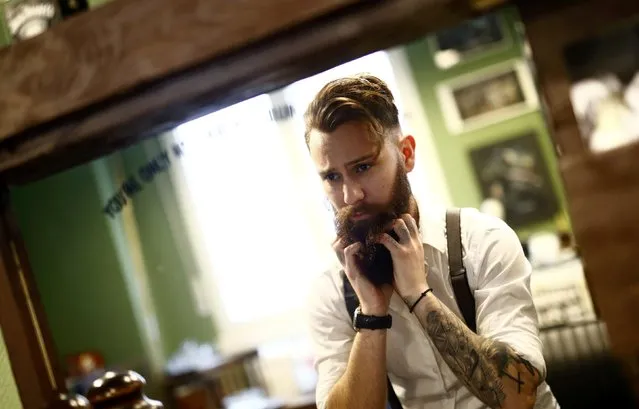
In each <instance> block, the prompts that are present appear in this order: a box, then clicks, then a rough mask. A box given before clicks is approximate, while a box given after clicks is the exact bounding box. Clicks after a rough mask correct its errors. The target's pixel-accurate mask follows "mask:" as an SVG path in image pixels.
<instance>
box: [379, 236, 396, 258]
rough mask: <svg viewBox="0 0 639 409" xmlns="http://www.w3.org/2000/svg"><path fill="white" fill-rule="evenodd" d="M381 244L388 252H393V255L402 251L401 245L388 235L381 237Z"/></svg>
mask: <svg viewBox="0 0 639 409" xmlns="http://www.w3.org/2000/svg"><path fill="white" fill-rule="evenodd" d="M379 243H381V244H383V245H384V247H386V248H387V249H388V251H390V252H391V254H394V253H395V252H396V251H398V250H401V246H400V245H399V243H398V242H397V241H396V240H395V239H394V238H392V237H391V235H390V234H388V233H383V234H382V235H381V236H380V237H379Z"/></svg>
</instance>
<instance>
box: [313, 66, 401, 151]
mask: <svg viewBox="0 0 639 409" xmlns="http://www.w3.org/2000/svg"><path fill="white" fill-rule="evenodd" d="M351 121H360V122H362V123H365V124H367V125H368V126H369V128H370V132H369V134H370V137H371V138H373V141H374V142H375V143H376V144H377V146H378V149H381V147H382V145H383V143H384V142H385V140H386V138H387V137H388V136H389V135H391V134H394V131H396V130H398V129H399V113H398V111H397V106H396V105H395V100H394V98H393V94H392V92H391V91H390V89H389V88H388V86H387V85H386V83H385V82H384V81H382V80H381V79H379V78H377V77H375V76H372V75H369V74H357V75H354V76H351V77H345V78H340V79H337V80H334V81H331V82H329V83H328V84H326V85H325V86H324V87H323V88H322V89H321V90H320V91H319V92H318V93H317V95H316V96H315V98H314V99H313V101H312V102H311V103H310V104H309V106H308V109H307V110H306V113H305V114H304V122H305V124H306V130H305V133H304V138H305V139H306V145H307V146H308V144H309V141H310V134H311V131H313V130H318V131H320V132H326V133H328V132H333V131H334V130H335V129H337V128H338V127H339V126H341V125H343V124H345V123H347V122H351Z"/></svg>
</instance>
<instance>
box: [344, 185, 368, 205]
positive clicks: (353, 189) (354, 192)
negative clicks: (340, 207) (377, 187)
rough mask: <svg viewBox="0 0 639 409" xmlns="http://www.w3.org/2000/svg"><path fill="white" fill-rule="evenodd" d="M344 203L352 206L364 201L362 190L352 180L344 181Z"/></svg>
mask: <svg viewBox="0 0 639 409" xmlns="http://www.w3.org/2000/svg"><path fill="white" fill-rule="evenodd" d="M343 189H344V203H345V204H347V205H349V206H352V205H354V204H356V203H357V202H359V201H361V200H362V199H364V190H363V189H362V187H361V186H360V185H359V183H357V182H355V181H353V180H345V181H344V186H343Z"/></svg>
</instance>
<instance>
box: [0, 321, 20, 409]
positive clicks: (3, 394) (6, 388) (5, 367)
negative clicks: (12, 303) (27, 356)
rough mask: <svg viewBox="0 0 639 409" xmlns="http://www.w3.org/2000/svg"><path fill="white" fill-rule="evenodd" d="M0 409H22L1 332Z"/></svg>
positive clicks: (0, 332)
mask: <svg viewBox="0 0 639 409" xmlns="http://www.w3.org/2000/svg"><path fill="white" fill-rule="evenodd" d="M0 408H2V409H22V403H21V402H20V396H19V395H18V388H17V386H16V382H15V379H14V378H13V372H12V371H11V364H10V363H9V357H8V356H7V348H6V347H5V345H4V339H3V338H2V331H0Z"/></svg>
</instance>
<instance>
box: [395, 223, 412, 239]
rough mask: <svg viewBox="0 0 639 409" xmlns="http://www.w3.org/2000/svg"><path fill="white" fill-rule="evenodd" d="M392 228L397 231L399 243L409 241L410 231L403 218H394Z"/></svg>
mask: <svg viewBox="0 0 639 409" xmlns="http://www.w3.org/2000/svg"><path fill="white" fill-rule="evenodd" d="M393 230H395V233H397V236H398V237H399V242H400V243H408V242H409V241H410V231H409V230H408V226H407V224H406V222H405V221H404V219H397V220H395V223H394V224H393Z"/></svg>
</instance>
